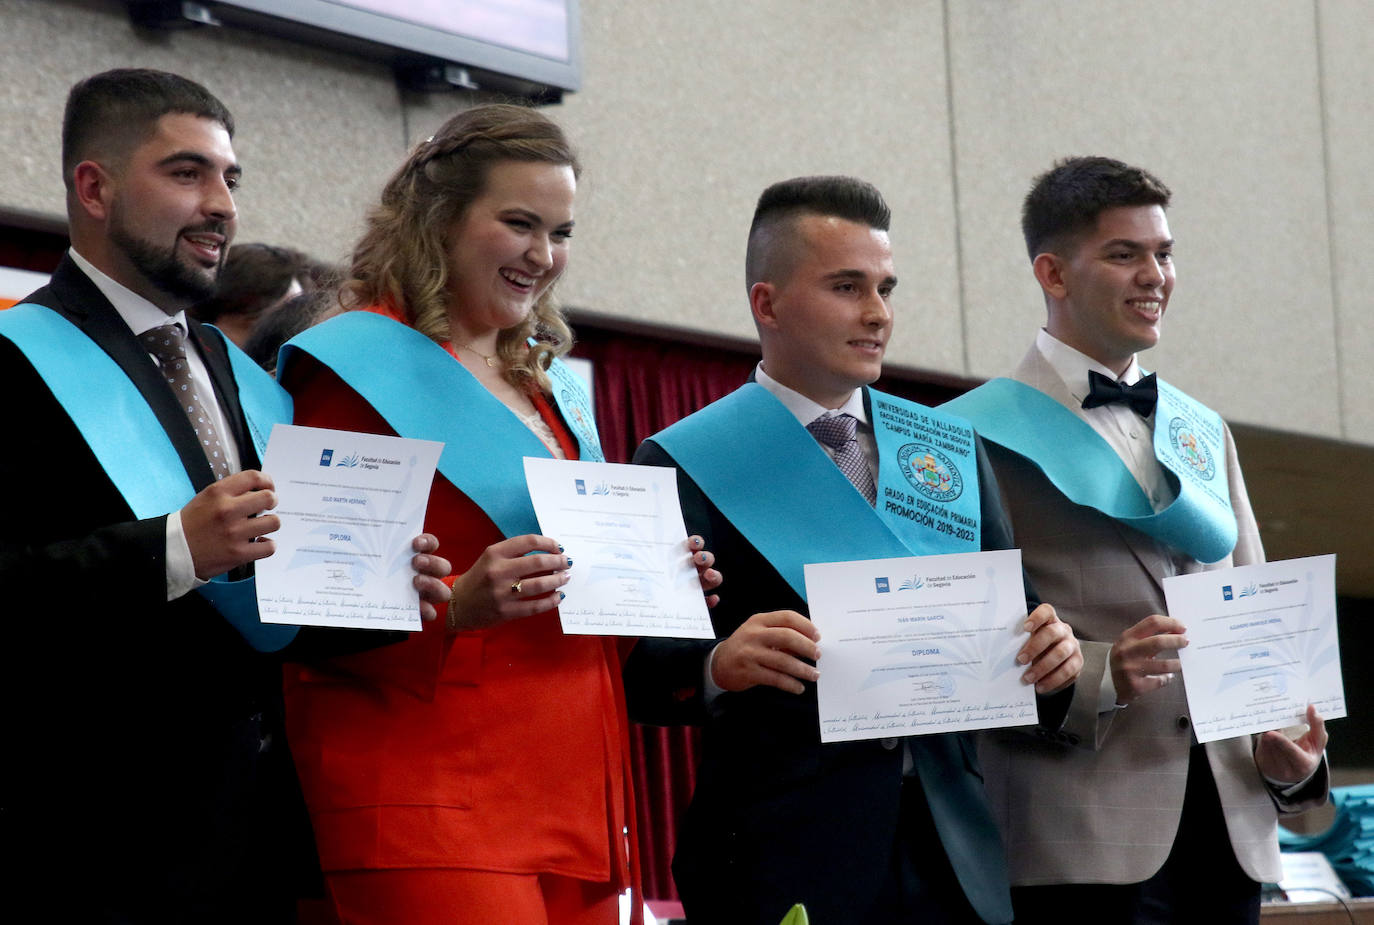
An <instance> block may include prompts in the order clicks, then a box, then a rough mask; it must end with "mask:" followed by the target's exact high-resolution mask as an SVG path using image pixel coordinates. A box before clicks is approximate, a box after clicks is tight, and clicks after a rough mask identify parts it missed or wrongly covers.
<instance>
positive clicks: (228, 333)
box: [191, 244, 333, 347]
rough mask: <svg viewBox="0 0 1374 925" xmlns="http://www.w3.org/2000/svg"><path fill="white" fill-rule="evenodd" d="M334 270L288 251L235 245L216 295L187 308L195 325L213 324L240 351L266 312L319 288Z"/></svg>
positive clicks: (307, 257)
mask: <svg viewBox="0 0 1374 925" xmlns="http://www.w3.org/2000/svg"><path fill="white" fill-rule="evenodd" d="M332 274H333V268H331V267H330V266H328V265H327V264H322V263H320V262H319V261H317V260H315V259H314V258H312V257H310V256H308V255H306V254H303V253H301V252H300V251H298V250H293V249H291V248H289V247H274V246H273V245H271V244H235V245H234V246H233V247H231V248H229V257H228V258H227V259H226V260H225V262H224V269H223V270H222V271H221V272H220V276H219V283H218V285H216V287H215V294H214V295H212V296H210V297H209V298H207V299H204V300H202V301H201V302H199V303H197V304H196V305H194V306H193V307H192V308H191V314H192V315H194V316H195V318H196V319H197V320H199V321H202V322H206V323H209V324H213V325H214V326H215V327H217V328H219V329H220V330H221V331H223V332H224V336H225V337H227V338H229V339H230V340H232V341H233V342H234V343H235V344H236V345H238V346H239V347H245V346H247V344H248V340H249V338H250V337H252V334H253V328H254V326H255V325H256V324H257V323H258V321H259V320H261V319H262V318H263V317H265V316H266V314H267V312H268V311H270V310H271V309H273V308H276V307H277V306H279V305H281V304H283V303H284V302H285V301H286V300H287V299H290V298H292V297H294V296H298V295H300V294H301V293H303V292H312V291H314V290H315V289H319V288H323V287H322V286H321V283H320V280H321V279H327V278H329V277H330V276H331V275H332Z"/></svg>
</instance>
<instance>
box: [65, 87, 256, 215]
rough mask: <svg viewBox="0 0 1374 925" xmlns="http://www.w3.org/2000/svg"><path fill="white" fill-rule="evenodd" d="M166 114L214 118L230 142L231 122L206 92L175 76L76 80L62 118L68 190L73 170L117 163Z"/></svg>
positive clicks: (229, 116)
mask: <svg viewBox="0 0 1374 925" xmlns="http://www.w3.org/2000/svg"><path fill="white" fill-rule="evenodd" d="M168 113H188V114H190V115H193V116H199V117H201V118H203V119H213V120H214V121H215V122H218V123H219V124H220V125H223V126H224V130H225V131H226V132H228V133H229V137H230V138H232V137H233V136H234V117H233V116H232V115H230V114H229V110H228V109H227V108H226V107H225V105H224V104H223V103H221V102H220V101H219V100H218V99H216V98H215V96H214V95H213V94H212V93H211V92H210V91H209V90H206V89H205V88H204V87H202V86H201V85H200V84H198V83H196V82H195V81H194V80H187V79H186V78H185V77H181V76H179V75H177V74H169V73H167V72H166V71H155V70H152V69H150V68H118V69H116V70H112V71H104V72H102V73H100V74H95V75H92V76H91V77H87V78H86V79H85V80H81V81H78V82H77V84H76V85H75V86H73V87H72V89H71V92H69V93H68V94H67V109H66V112H65V113H64V114H63V116H62V180H63V182H64V183H66V184H67V188H68V189H71V187H72V173H73V171H74V170H75V169H76V165H77V164H79V163H81V162H82V161H84V160H90V159H93V158H107V159H116V160H117V159H121V158H123V157H125V156H127V155H128V153H129V152H130V151H132V150H133V149H134V148H135V147H137V146H138V144H139V143H140V142H142V141H143V140H144V139H145V138H147V137H148V136H149V135H151V134H152V132H153V129H154V127H155V126H156V124H157V120H158V119H160V118H162V117H163V116H165V115H167V114H168Z"/></svg>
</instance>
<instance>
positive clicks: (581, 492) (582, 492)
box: [573, 479, 587, 495]
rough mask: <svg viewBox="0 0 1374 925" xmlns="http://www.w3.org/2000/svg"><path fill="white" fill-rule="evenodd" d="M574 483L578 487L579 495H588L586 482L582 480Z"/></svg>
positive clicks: (576, 480) (575, 480)
mask: <svg viewBox="0 0 1374 925" xmlns="http://www.w3.org/2000/svg"><path fill="white" fill-rule="evenodd" d="M573 482H574V484H575V485H576V486H577V493H578V494H579V495H585V494H586V493H587V483H586V482H584V481H583V480H582V479H574V480H573Z"/></svg>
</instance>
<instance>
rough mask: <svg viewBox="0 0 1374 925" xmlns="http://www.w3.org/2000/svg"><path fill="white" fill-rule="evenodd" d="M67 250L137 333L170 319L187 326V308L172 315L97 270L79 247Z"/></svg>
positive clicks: (136, 334)
mask: <svg viewBox="0 0 1374 925" xmlns="http://www.w3.org/2000/svg"><path fill="white" fill-rule="evenodd" d="M67 253H69V254H70V255H71V258H72V262H73V263H75V264H76V265H77V266H78V267H80V268H81V272H83V273H85V274H86V275H87V276H88V277H90V280H91V282H93V283H95V287H96V288H97V289H99V290H100V292H101V294H102V295H104V296H105V298H107V299H109V300H110V304H111V305H113V306H114V310H115V311H116V312H118V313H119V317H121V318H123V319H124V323H125V324H127V325H128V326H129V330H131V331H133V332H134V336H135V337H137V336H138V335H140V334H142V333H143V332H144V331H151V330H152V329H153V328H156V327H161V326H162V325H164V324H166V323H167V322H168V321H175V322H176V323H177V324H179V325H180V326H181V330H182V331H185V330H186V312H184V311H179V312H177V313H176V314H175V315H168V314H167V313H166V312H164V311H163V310H162V309H160V308H158V307H157V306H156V305H154V304H153V303H152V302H149V301H148V300H147V299H145V298H143V296H141V295H139V294H138V293H136V292H134V291H133V290H132V289H129V288H128V287H127V286H124V285H121V284H120V283H117V282H115V281H114V280H112V279H110V277H108V276H106V275H105V274H104V273H102V272H100V271H99V270H97V269H96V268H95V266H94V265H93V264H92V263H91V262H90V261H89V260H87V259H86V258H85V257H82V256H81V255H80V254H79V253H77V251H76V248H74V247H73V248H71V249H70V250H69V251H68V252H67Z"/></svg>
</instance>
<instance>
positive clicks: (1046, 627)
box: [626, 177, 1081, 925]
mask: <svg viewBox="0 0 1374 925" xmlns="http://www.w3.org/2000/svg"><path fill="white" fill-rule="evenodd" d="M888 219H889V215H888V209H887V206H886V204H885V203H884V202H883V199H882V197H881V195H880V194H879V193H878V191H877V190H876V189H874V188H873V187H872V186H871V185H869V184H867V183H864V182H862V181H859V180H855V179H852V178H848V177H803V178H798V179H795V180H788V181H784V182H782V183H778V184H775V185H774V186H772V187H770V188H769V189H767V190H765V191H764V193H763V195H762V197H761V198H760V200H759V204H758V208H757V210H756V212H755V216H754V222H753V226H752V228H751V231H750V235H749V245H748V256H747V260H746V273H747V282H748V286H749V302H750V307H751V309H752V311H753V316H754V321H755V324H756V326H757V328H758V331H759V339H760V344H761V347H762V353H763V361H762V363H761V364H760V365H759V367H758V369H757V370H756V372H755V375H754V382H751V383H748V384H746V385H745V386H744V387H743V388H742V389H741V390H740V392H737V393H735V394H734V395H733V396H731V397H729V398H727V399H723V400H722V402H719V403H716V404H715V405H713V406H710V407H708V408H707V409H703V411H701V412H698V413H697V415H693V416H692V417H689V418H688V419H687V420H686V421H685V422H682V423H680V424H679V425H675V428H679V429H681V428H683V427H687V428H692V429H694V430H695V429H697V425H698V424H700V423H701V422H702V421H709V423H708V424H706V426H705V428H704V430H705V432H706V433H707V434H708V435H709V441H708V445H709V448H708V449H707V450H706V452H705V453H694V452H690V451H684V446H683V444H682V443H681V442H680V441H679V440H678V439H677V437H676V434H675V429H674V428H669V429H668V430H667V431H665V432H663V433H662V434H659V435H656V436H655V437H653V438H651V439H650V440H649V441H647V442H646V443H645V444H644V445H643V446H642V447H641V448H640V451H639V453H638V454H637V456H636V461H637V462H641V463H647V464H652V465H671V466H676V467H677V468H678V486H679V491H680V494H681V497H682V503H683V513H684V517H685V519H686V521H687V525H688V527H689V530H690V532H693V533H697V534H700V535H701V536H702V537H703V538H704V539H705V546H706V548H708V549H710V550H713V551H714V553H715V557H716V561H717V562H718V563H719V564H720V567H721V570H722V572H723V573H724V575H725V579H726V580H725V584H723V585H722V588H721V594H720V603H719V605H718V606H717V607H716V608H715V609H714V611H713V612H712V618H713V621H714V623H715V627H716V632H717V636H718V641H716V642H711V641H708V642H704V643H697V642H687V641H664V640H642V641H641V642H640V644H639V645H638V647H637V648H636V649H635V651H634V652H633V653H632V655H631V658H630V660H629V662H628V664H627V666H626V690H627V694H628V697H629V700H630V707H631V713H632V715H634V716H635V717H636V718H638V719H640V720H641V721H648V722H684V721H685V722H702V723H704V725H705V730H704V734H703V755H702V764H701V768H700V771H699V775H698V778H697V786H696V792H695V794H694V796H693V800H692V804H691V806H690V808H689V809H688V811H687V815H686V818H685V819H684V821H683V825H682V830H681V837H680V838H679V842H678V849H677V854H676V856H675V858H674V865H673V871H674V875H675V877H676V880H677V884H678V888H679V891H680V893H681V895H682V897H683V903H684V905H685V907H686V911H687V914H688V917H689V919H691V920H692V921H700V922H711V923H735V922H738V923H750V925H755V923H763V922H767V923H773V922H776V921H778V920H779V919H780V918H781V917H782V916H783V914H784V913H786V911H787V910H788V908H789V907H790V906H791V905H792V904H793V903H804V904H805V905H806V906H807V909H808V912H809V913H810V915H811V916H812V917H813V919H814V920H815V921H818V922H853V923H864V922H875V923H876V922H883V923H887V922H898V921H913V922H914V921H921V922H978V921H987V922H1006V921H1010V920H1011V903H1010V898H1009V894H1008V885H1007V875H1006V869H1005V864H1004V862H1003V860H1002V844H1001V840H1000V838H999V834H998V831H997V827H996V825H995V823H994V821H993V818H992V815H991V813H990V812H989V809H988V806H987V798H986V795H985V794H984V792H983V785H982V779H981V776H980V775H979V771H978V764H977V758H976V754H975V751H974V745H973V741H972V739H971V737H970V736H968V735H964V734H942V735H928V736H913V737H909V738H903V739H899V738H892V739H873V740H868V741H857V742H840V743H831V744H824V745H823V744H822V743H821V741H820V731H819V723H818V717H817V702H816V685H815V681H816V679H817V677H818V673H817V669H816V667H815V665H814V662H815V660H816V658H817V656H818V654H819V648H820V647H822V646H823V645H824V643H823V641H821V640H819V636H818V633H817V630H816V628H815V626H814V625H813V624H812V623H811V621H810V619H808V617H807V616H806V613H807V605H806V602H805V600H804V599H803V596H802V591H801V589H800V588H798V586H797V584H796V583H795V579H789V578H788V577H786V576H787V575H789V574H793V575H794V574H795V573H796V572H797V571H798V570H799V564H800V563H801V562H816V561H832V559H831V558H828V557H827V556H829V555H830V554H831V553H833V552H834V551H837V550H838V551H839V552H842V553H843V558H848V559H865V558H876V557H880V556H881V555H883V552H882V551H880V550H886V549H889V548H891V545H892V544H891V543H887V541H888V540H891V541H892V543H896V542H898V540H899V539H900V538H901V536H902V535H903V534H904V533H908V531H911V532H914V533H915V534H919V536H912V535H909V534H908V535H907V536H906V539H905V540H902V542H903V543H904V544H906V545H907V546H909V545H910V543H909V542H908V541H916V542H917V545H920V544H922V543H930V542H932V541H935V536H934V533H935V531H933V530H929V529H927V528H925V527H918V526H909V527H904V526H900V525H899V526H891V525H889V523H890V522H888V521H883V522H881V523H880V522H879V521H878V519H877V518H876V517H875V516H874V510H873V508H872V507H865V502H867V505H872V504H873V500H874V497H875V493H876V487H877V486H878V484H879V483H880V482H881V479H880V478H879V467H878V458H879V451H878V448H877V444H876V441H875V437H874V428H873V425H872V420H873V416H872V413H871V408H872V406H871V401H872V399H873V395H871V394H870V391H869V389H868V385H869V384H870V383H872V382H873V381H874V380H876V379H877V378H878V376H879V374H880V373H881V371H882V360H883V353H884V350H885V348H886V345H887V340H888V337H889V335H890V333H891V330H892V323H893V310H892V305H891V296H892V292H893V289H894V288H895V287H896V284H897V277H896V273H895V271H894V268H893V262H892V251H891V246H890V244H889V241H888V233H887V229H888ZM739 397H743V398H744V399H745V400H746V401H747V402H749V404H748V405H747V407H743V406H742V408H743V410H740V411H736V410H731V411H726V412H725V413H720V411H721V409H722V408H726V407H727V404H726V403H730V402H733V401H735V400H736V399H737V398H739ZM728 407H731V408H733V407H734V406H733V405H731V406H728ZM846 417H847V418H848V419H849V420H847V421H846V420H844V419H845V418H846ZM765 418H767V419H768V424H767V428H766V429H767V430H769V432H770V434H769V437H768V438H767V439H768V440H770V441H774V442H771V443H764V442H762V441H761V439H760V437H759V435H760V433H762V432H763V430H764V429H765V427H764V419H765ZM694 419H696V420H695V421H694ZM823 421H825V422H831V423H834V424H838V426H840V427H842V428H843V427H847V428H848V435H847V439H846V440H844V441H837V442H838V443H840V445H839V446H835V447H832V446H830V445H826V444H823V443H821V442H819V441H820V440H821V439H822V438H821V437H820V436H819V435H818V436H817V438H816V439H812V438H811V435H810V434H808V430H811V429H816V428H817V422H823ZM822 426H827V425H822ZM779 437H785V438H786V439H785V440H784V441H782V442H783V443H785V447H784V446H783V445H779V443H778V442H776V441H777V439H778V438H779ZM803 457H806V458H807V459H808V460H809V462H808V463H807V465H808V466H810V469H809V470H807V471H808V472H809V474H808V475H807V476H805V477H798V476H797V475H796V473H797V472H798V471H801V470H802V458H803ZM832 462H833V464H834V465H831V463H832ZM968 464H969V470H971V471H967V472H966V473H965V475H964V478H965V479H966V480H968V481H971V482H973V483H975V484H976V485H977V486H978V487H979V488H980V489H981V492H980V498H981V511H980V512H979V517H978V519H979V520H980V522H981V538H979V537H976V536H975V537H973V538H972V539H973V548H978V546H981V548H983V549H1005V548H1008V547H1010V546H1011V535H1010V533H1009V531H1008V530H1007V528H1006V524H1005V520H1004V518H1003V516H1002V513H1001V507H1000V503H999V498H998V494H997V489H996V483H995V481H994V480H993V479H992V477H991V473H990V470H989V469H988V467H987V461H986V458H985V457H984V455H983V453H982V451H981V447H979V448H977V450H976V452H975V451H970V452H969V454H968ZM836 467H838V469H837V468H836ZM841 471H843V472H845V475H844V476H840V475H839V472H841ZM722 473H723V477H722V475H721V474H722ZM816 476H819V478H817V477H816ZM732 479H734V480H736V481H737V484H742V485H743V486H744V489H743V491H740V492H734V493H730V494H732V500H729V501H727V500H726V498H725V497H724V495H725V494H727V493H726V492H720V491H717V490H716V488H717V486H719V485H721V484H722V483H723V482H729V481H731V480H732ZM708 483H709V484H708ZM734 495H738V498H734V497H733V496H734ZM975 510H977V509H975ZM860 521H864V522H868V521H872V523H871V524H870V525H869V528H864V529H861V528H860V527H859V525H858V523H859V522H860ZM741 524H747V525H746V526H741ZM789 528H795V529H789ZM784 530H786V531H787V535H788V536H789V537H799V539H797V540H796V541H795V542H788V543H783V544H778V543H776V541H775V537H776V535H778V534H779V533H781V532H782V531H784ZM882 531H889V532H888V534H887V535H886V536H884V535H883V533H882ZM822 549H824V550H825V551H824V552H822V551H821V550H822ZM931 551H937V550H935V549H931ZM889 554H890V553H889ZM1026 629H1027V630H1028V631H1029V633H1030V637H1029V639H1028V640H1027V641H1026V643H1025V644H1024V646H1023V647H1022V649H1021V651H1020V660H1021V661H1022V662H1023V664H1025V665H1026V670H1025V673H1024V675H1023V680H1024V681H1025V682H1026V683H1030V684H1034V685H1035V686H1036V690H1037V692H1040V693H1043V694H1047V695H1050V694H1053V693H1055V692H1059V691H1062V690H1063V689H1065V688H1066V687H1067V686H1069V685H1071V683H1072V682H1073V680H1074V678H1075V677H1076V675H1077V673H1078V670H1079V666H1080V665H1081V657H1080V656H1079V652H1078V646H1077V643H1076V641H1075V640H1074V638H1073V635H1072V633H1071V631H1070V630H1069V628H1068V627H1067V626H1066V625H1065V624H1063V623H1061V622H1059V621H1058V619H1057V618H1056V617H1055V615H1054V610H1053V608H1052V607H1049V606H1048V605H1041V606H1039V607H1037V608H1036V609H1035V610H1034V612H1033V613H1031V614H1030V616H1029V618H1028V619H1027V626H1026ZM1052 699H1054V700H1055V702H1054V703H1051V704H1046V705H1045V706H1044V709H1042V711H1041V718H1042V721H1045V726H1044V728H1042V730H1041V731H1042V733H1043V734H1045V735H1058V734H1059V732H1058V726H1059V722H1058V720H1051V718H1050V716H1049V714H1051V713H1055V712H1057V713H1058V716H1059V718H1061V719H1062V716H1063V710H1062V708H1059V707H1058V703H1059V702H1060V701H1063V700H1064V698H1063V697H1059V698H1052Z"/></svg>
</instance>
